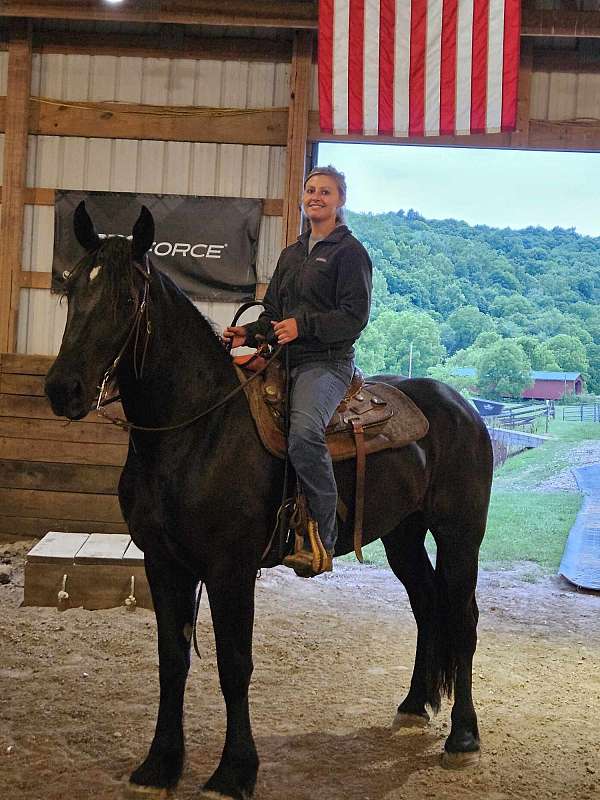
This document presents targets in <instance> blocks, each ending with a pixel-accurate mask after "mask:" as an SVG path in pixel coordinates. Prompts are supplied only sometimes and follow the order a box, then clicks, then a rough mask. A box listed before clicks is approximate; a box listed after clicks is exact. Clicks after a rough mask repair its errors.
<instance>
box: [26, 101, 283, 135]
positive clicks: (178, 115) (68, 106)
mask: <svg viewBox="0 0 600 800" xmlns="http://www.w3.org/2000/svg"><path fill="white" fill-rule="evenodd" d="M287 127H288V109H287V108H268V109H254V108H253V109H243V108H240V109H237V108H234V109H230V108H208V107H187V106H186V107H171V108H168V109H166V108H165V106H152V105H140V104H130V103H91V102H81V103H77V102H67V101H65V102H62V101H60V100H51V99H48V98H32V100H31V105H30V114H29V132H30V133H34V134H41V135H46V136H84V137H86V138H88V137H96V138H100V139H155V140H156V139H158V140H161V141H182V142H217V143H225V144H252V145H271V146H282V145H285V144H286V140H287Z"/></svg>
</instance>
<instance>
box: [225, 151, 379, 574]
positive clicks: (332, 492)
mask: <svg viewBox="0 0 600 800" xmlns="http://www.w3.org/2000/svg"><path fill="white" fill-rule="evenodd" d="M345 202H346V180H345V178H344V175H343V174H342V173H341V172H338V171H337V170H336V169H334V168H333V167H331V166H329V167H315V169H313V170H312V171H311V172H310V173H309V175H308V177H307V178H306V181H305V182H304V194H303V197H302V208H303V210H304V214H305V215H306V217H307V218H308V220H309V221H310V230H308V231H306V232H305V233H304V234H303V235H302V236H300V237H299V239H298V241H297V242H295V243H294V244H292V245H290V247H286V249H285V250H284V251H283V253H282V254H281V256H280V257H279V261H278V264H277V268H276V269H275V273H274V275H273V278H272V279H271V282H270V284H269V287H268V289H267V292H266V294H265V298H264V306H265V310H264V311H263V313H262V314H261V315H260V317H259V318H258V320H257V321H256V322H252V323H250V324H249V325H239V326H234V327H229V328H225V330H224V332H223V336H224V338H225V339H230V340H231V342H232V345H233V347H239V346H240V345H243V344H254V345H256V344H257V340H256V336H260V337H261V338H262V339H265V338H266V337H267V335H268V333H269V332H270V330H271V328H272V329H273V331H274V333H275V336H276V337H277V343H278V344H282V345H286V346H287V347H288V348H289V352H288V355H289V364H290V367H291V372H290V379H291V389H290V429H289V434H288V454H289V457H290V461H291V462H292V465H293V467H294V469H295V471H296V475H297V476H298V478H299V480H300V483H301V485H302V489H303V491H304V495H305V497H306V500H307V503H308V511H309V520H308V526H311V525H312V526H313V531H312V535H313V536H315V537H319V538H320V539H321V542H322V544H323V547H324V548H325V552H326V558H324V559H322V560H321V561H320V562H319V567H318V568H317V570H316V571H315V569H314V567H313V552H312V549H311V546H310V544H309V542H308V541H307V540H305V544H304V548H303V549H301V550H298V551H296V552H295V553H293V554H291V555H289V556H287V557H286V558H284V560H283V563H284V564H285V566H286V567H291V568H292V569H294V570H295V571H296V573H297V574H298V575H300V576H301V577H305V578H309V577H312V576H314V575H318V574H319V573H320V572H330V571H331V569H332V564H333V562H332V559H333V554H334V551H335V542H336V539H337V525H336V506H337V500H338V497H337V486H336V483H335V475H334V473H333V464H332V462H331V456H330V455H329V450H328V449H327V445H326V444H325V428H326V427H327V424H328V423H329V421H330V420H331V417H332V416H333V413H334V411H335V410H336V408H337V406H338V405H339V403H340V402H341V400H342V399H343V398H344V395H345V393H346V390H347V389H348V386H349V385H350V381H351V380H352V376H353V374H354V348H353V344H354V342H355V341H356V339H357V338H358V336H359V334H360V332H361V330H362V329H363V328H364V327H365V325H366V324H367V322H368V320H369V309H370V305H371V284H372V267H371V259H370V258H369V255H368V253H367V251H366V250H365V248H364V247H363V246H362V244H361V243H360V242H359V241H358V239H355V238H354V236H352V234H351V233H350V231H349V229H348V228H347V227H346V226H345V225H344V224H343V214H342V207H343V205H344V203H345Z"/></svg>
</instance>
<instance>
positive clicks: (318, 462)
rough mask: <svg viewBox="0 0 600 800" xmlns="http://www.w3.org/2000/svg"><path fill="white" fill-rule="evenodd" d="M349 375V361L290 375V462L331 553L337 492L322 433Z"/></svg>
mask: <svg viewBox="0 0 600 800" xmlns="http://www.w3.org/2000/svg"><path fill="white" fill-rule="evenodd" d="M353 373H354V362H353V361H352V360H347V361H322V362H319V361H314V362H310V363H308V364H299V365H298V366H297V367H294V368H293V369H292V370H291V372H290V377H291V386H292V390H291V396H290V432H289V438H288V452H289V456H290V461H291V462H292V466H293V467H294V469H295V470H296V474H297V475H298V478H299V480H300V483H301V484H302V489H303V490H304V495H305V497H306V501H307V504H308V510H309V514H310V516H311V517H312V518H313V519H314V520H316V521H317V523H318V526H319V535H320V537H321V541H322V542H323V545H324V547H325V548H326V549H327V550H330V551H332V550H333V548H334V546H335V540H336V538H337V526H336V520H335V514H336V505H337V486H336V483H335V476H334V474H333V465H332V463H331V456H330V455H329V451H328V449H327V445H326V444H325V428H326V427H327V425H328V423H329V421H330V420H331V417H332V416H333V413H334V411H335V409H336V408H337V407H338V405H339V403H340V402H341V400H342V399H343V397H344V395H345V393H346V389H347V388H348V386H349V385H350V381H351V380H352V375H353Z"/></svg>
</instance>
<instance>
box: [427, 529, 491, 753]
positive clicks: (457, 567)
mask: <svg viewBox="0 0 600 800" xmlns="http://www.w3.org/2000/svg"><path fill="white" fill-rule="evenodd" d="M480 528H481V530H480ZM483 529H484V526H477V525H473V524H468V523H463V524H461V523H460V522H457V523H452V524H450V523H448V522H444V523H443V524H441V525H439V526H436V527H435V528H434V527H432V533H433V535H434V538H435V540H436V544H437V561H436V581H437V584H438V602H439V609H438V612H439V613H438V619H437V626H438V631H437V647H438V654H439V656H438V658H439V663H440V665H441V674H442V677H441V683H442V686H443V688H444V689H445V690H446V691H447V693H448V694H449V695H450V694H451V693H452V690H454V705H453V707H452V727H451V730H450V735H449V736H448V738H447V739H446V742H445V745H444V755H443V765H444V766H445V767H448V768H451V769H459V768H462V767H467V766H471V765H474V764H476V763H478V761H479V754H480V743H479V729H478V725H477V715H476V713H475V707H474V705H473V696H472V672H473V656H474V654H475V649H476V647H477V621H478V619H479V611H478V608H477V602H476V600H475V587H476V585H477V568H478V565H477V560H478V553H479V545H480V543H481V539H482V537H483Z"/></svg>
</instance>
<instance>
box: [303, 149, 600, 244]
mask: <svg viewBox="0 0 600 800" xmlns="http://www.w3.org/2000/svg"><path fill="white" fill-rule="evenodd" d="M318 161H319V165H324V164H333V165H334V166H335V167H336V168H337V169H339V170H341V171H342V172H344V173H345V175H346V181H347V185H348V198H347V202H346V206H347V208H349V209H351V210H352V211H372V212H374V213H375V212H380V211H398V210H399V209H404V210H405V211H407V210H408V209H409V208H413V209H414V210H415V211H418V212H419V213H420V214H422V215H423V216H424V217H429V218H433V219H445V218H447V217H453V218H455V219H461V220H464V221H465V222H468V223H469V224H471V225H478V224H480V225H490V226H492V227H497V228H505V227H510V228H526V227H527V226H529V225H541V226H542V227H544V228H553V227H555V226H560V227H561V228H575V229H576V230H577V231H578V233H582V234H586V235H588V236H600V153H546V152H532V151H518V150H471V149H468V148H458V147H456V148H451V147H409V146H405V145H400V146H399V145H375V144H356V145H355V144H345V143H343V144H339V143H337V144H329V143H323V144H320V145H319V158H318Z"/></svg>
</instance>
